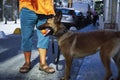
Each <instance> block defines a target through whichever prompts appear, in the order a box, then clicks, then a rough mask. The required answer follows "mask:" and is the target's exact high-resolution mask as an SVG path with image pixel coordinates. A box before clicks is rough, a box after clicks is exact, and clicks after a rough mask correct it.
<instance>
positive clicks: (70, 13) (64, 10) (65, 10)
mask: <svg viewBox="0 0 120 80" xmlns="http://www.w3.org/2000/svg"><path fill="white" fill-rule="evenodd" d="M56 11H62V14H63V15H72V13H73V12H74V10H68V9H57V10H56Z"/></svg>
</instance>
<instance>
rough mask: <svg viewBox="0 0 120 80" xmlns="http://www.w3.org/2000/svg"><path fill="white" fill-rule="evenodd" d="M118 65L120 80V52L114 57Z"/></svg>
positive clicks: (119, 77) (118, 79)
mask: <svg viewBox="0 0 120 80" xmlns="http://www.w3.org/2000/svg"><path fill="white" fill-rule="evenodd" d="M113 59H114V61H115V63H116V65H117V68H118V78H117V79H116V80H120V51H119V53H118V54H116V55H115V56H114V57H113Z"/></svg>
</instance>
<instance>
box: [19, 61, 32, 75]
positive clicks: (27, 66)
mask: <svg viewBox="0 0 120 80" xmlns="http://www.w3.org/2000/svg"><path fill="white" fill-rule="evenodd" d="M30 69H31V66H30V64H27V63H24V65H23V66H22V67H21V68H20V70H19V72H20V73H27V72H29V71H30Z"/></svg>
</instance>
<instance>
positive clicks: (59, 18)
mask: <svg viewBox="0 0 120 80" xmlns="http://www.w3.org/2000/svg"><path fill="white" fill-rule="evenodd" d="M61 18H62V12H61V11H57V12H56V15H55V20H54V21H55V22H57V23H60V22H61Z"/></svg>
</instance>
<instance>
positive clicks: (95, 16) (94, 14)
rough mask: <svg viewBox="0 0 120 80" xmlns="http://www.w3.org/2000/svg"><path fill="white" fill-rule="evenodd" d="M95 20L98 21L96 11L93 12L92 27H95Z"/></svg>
mask: <svg viewBox="0 0 120 80" xmlns="http://www.w3.org/2000/svg"><path fill="white" fill-rule="evenodd" d="M97 20H99V15H98V13H97V11H96V9H95V10H94V11H93V25H94V26H96V24H97Z"/></svg>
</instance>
